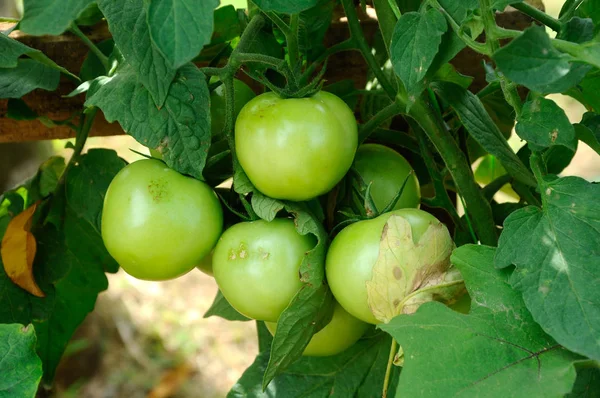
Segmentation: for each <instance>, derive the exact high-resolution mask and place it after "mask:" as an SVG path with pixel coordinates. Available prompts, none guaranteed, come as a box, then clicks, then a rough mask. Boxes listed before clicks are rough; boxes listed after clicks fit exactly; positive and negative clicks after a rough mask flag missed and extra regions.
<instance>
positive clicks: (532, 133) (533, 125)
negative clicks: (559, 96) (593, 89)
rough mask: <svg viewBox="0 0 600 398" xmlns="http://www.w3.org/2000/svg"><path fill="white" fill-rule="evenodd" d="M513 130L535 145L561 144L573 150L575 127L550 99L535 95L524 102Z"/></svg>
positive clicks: (545, 146)
mask: <svg viewBox="0 0 600 398" xmlns="http://www.w3.org/2000/svg"><path fill="white" fill-rule="evenodd" d="M515 130H516V132H517V134H518V135H519V137H521V138H522V139H524V140H527V142H529V143H532V144H535V145H537V146H540V147H543V148H547V147H549V146H552V145H563V146H566V147H567V148H570V149H572V150H575V129H574V128H573V125H572V124H571V122H569V118H568V117H567V115H566V113H565V111H564V110H563V109H562V108H561V107H559V106H558V105H556V102H554V101H552V100H550V99H547V98H543V97H537V98H534V99H530V100H529V101H527V102H525V104H524V105H523V111H522V113H521V114H520V115H519V117H518V118H517V125H516V127H515Z"/></svg>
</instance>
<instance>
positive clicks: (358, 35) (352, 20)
mask: <svg viewBox="0 0 600 398" xmlns="http://www.w3.org/2000/svg"><path fill="white" fill-rule="evenodd" d="M341 2H342V6H343V7H344V12H345V13H346V17H347V18H348V27H349V28H350V34H351V35H352V37H353V38H354V40H355V41H356V46H357V47H358V49H359V50H360V52H361V53H362V55H363V58H364V59H365V61H366V62H367V65H369V68H370V69H371V71H372V72H373V74H374V75H375V77H376V78H377V81H378V82H379V84H380V85H381V87H383V89H384V90H385V92H386V93H387V95H388V96H389V97H390V99H392V100H394V99H395V97H396V89H395V88H394V86H393V85H392V83H391V82H390V81H389V79H388V78H387V76H386V75H385V74H384V73H383V71H382V70H381V68H380V67H379V64H378V63H377V60H376V59H375V57H374V56H373V54H372V53H371V47H370V46H369V43H367V39H366V38H365V35H364V34H363V31H362V27H361V26H360V21H359V20H358V15H356V10H355V9H354V2H353V1H352V0H341Z"/></svg>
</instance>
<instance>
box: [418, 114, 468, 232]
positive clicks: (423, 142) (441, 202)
mask: <svg viewBox="0 0 600 398" xmlns="http://www.w3.org/2000/svg"><path fill="white" fill-rule="evenodd" d="M407 121H408V124H409V126H410V127H411V129H412V131H413V133H414V135H415V136H416V137H417V141H418V143H419V150H420V152H421V156H422V158H423V162H425V167H426V168H427V172H428V173H429V176H430V177H431V182H432V183H433V188H434V190H435V196H434V197H433V198H431V199H430V200H429V201H425V200H423V201H424V202H425V203H426V204H427V205H428V206H430V207H440V208H442V209H445V210H446V211H447V212H448V214H449V215H450V218H452V221H453V222H454V225H456V227H457V228H459V229H462V230H463V231H466V230H467V228H466V227H465V225H464V223H463V222H462V220H461V218H460V216H459V215H458V212H457V211H456V207H455V206H454V203H453V202H452V200H451V199H450V196H449V195H448V191H447V190H446V186H445V185H444V177H443V176H442V174H441V173H440V171H439V170H438V168H437V165H436V163H435V159H434V157H433V154H432V153H431V151H430V150H429V147H428V142H427V139H426V138H425V137H426V135H425V132H424V131H423V130H422V129H421V126H419V124H418V123H417V122H416V121H414V120H413V119H411V118H408V120H407ZM470 232H471V236H472V237H473V243H476V242H477V237H476V236H475V233H474V232H473V230H472V229H470Z"/></svg>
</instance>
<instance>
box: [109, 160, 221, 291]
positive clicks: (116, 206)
mask: <svg viewBox="0 0 600 398" xmlns="http://www.w3.org/2000/svg"><path fill="white" fill-rule="evenodd" d="M222 229H223V210H222V209H221V204H220V203H219V199H218V198H217V195H215V193H214V191H213V190H212V189H211V188H210V187H209V186H208V185H206V184H205V183H203V182H201V181H198V180H195V179H193V178H190V177H185V176H183V175H181V174H179V173H178V172H176V171H175V170H172V169H170V168H169V167H167V166H166V165H165V164H164V163H163V162H161V161H158V160H154V159H145V160H140V161H137V162H135V163H132V164H130V165H128V166H127V167H125V168H124V169H123V170H121V171H120V172H119V173H118V174H117V175H116V176H115V178H114V179H113V180H112V182H111V183H110V186H109V187H108V191H107V192H106V197H105V198H104V208H103V211H102V239H103V240H104V245H105V246H106V249H107V250H108V252H109V253H110V254H111V255H112V256H113V257H114V259H115V260H116V261H117V262H118V263H119V264H120V265H121V267H122V268H123V270H125V272H127V273H128V274H130V275H132V276H134V277H136V278H138V279H145V280H154V281H159V280H166V279H172V278H176V277H178V276H181V275H183V274H185V273H187V272H189V271H190V270H192V269H193V268H194V267H195V266H196V265H197V264H198V263H199V262H200V260H202V258H204V257H205V256H206V255H208V254H209V253H210V251H211V249H212V248H213V246H214V245H215V244H216V243H217V240H218V239H219V235H220V234H221V231H222Z"/></svg>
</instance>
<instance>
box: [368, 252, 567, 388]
mask: <svg viewBox="0 0 600 398" xmlns="http://www.w3.org/2000/svg"><path fill="white" fill-rule="evenodd" d="M494 253H495V249H494V248H492V247H488V246H477V245H465V246H462V247H460V248H458V249H456V250H455V252H454V254H453V255H452V262H453V264H454V265H455V266H456V267H457V268H458V269H459V270H460V272H461V274H462V276H463V277H464V280H465V283H466V285H467V289H468V291H469V295H470V296H471V298H472V303H471V311H470V312H469V314H468V315H463V314H460V313H458V312H455V311H453V310H451V309H450V308H448V307H446V306H444V305H443V304H441V303H438V302H430V303H426V304H424V305H422V306H421V307H420V308H419V310H418V311H417V312H416V313H415V314H413V315H400V316H397V317H396V318H394V319H393V320H392V321H391V322H390V323H389V324H383V325H380V327H381V329H383V330H384V331H386V332H388V333H390V334H391V335H392V337H394V338H395V339H396V340H397V341H398V343H399V344H400V346H401V347H402V348H403V350H404V367H403V369H402V373H401V375H400V382H399V384H398V390H397V391H398V392H397V394H398V395H397V396H409V397H410V396H413V397H414V396H421V397H448V396H461V397H508V396H511V397H523V398H532V397H540V398H542V397H543V398H546V397H562V396H564V395H565V394H566V393H568V392H569V391H570V390H571V386H572V385H573V382H574V381H575V368H574V366H573V363H574V362H575V361H576V360H577V359H578V357H577V356H575V355H574V354H572V353H570V352H568V351H567V350H565V349H564V348H562V347H561V346H560V345H558V344H556V342H555V341H553V340H552V338H550V337H549V336H548V335H546V334H545V333H544V332H543V331H542V329H541V328H540V327H539V326H538V325H537V324H536V323H535V322H534V320H533V319H532V317H531V314H530V313H529V312H528V311H527V308H526V307H525V305H524V303H523V300H522V298H521V296H520V295H519V294H518V293H517V292H515V291H514V290H513V289H512V288H511V287H510V285H509V284H508V283H507V282H508V278H509V272H508V271H505V270H495V269H494V268H493V262H494ZM515 386H518V388H515Z"/></svg>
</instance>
